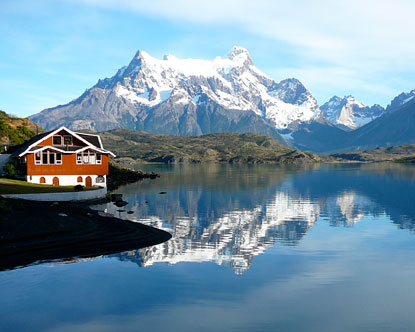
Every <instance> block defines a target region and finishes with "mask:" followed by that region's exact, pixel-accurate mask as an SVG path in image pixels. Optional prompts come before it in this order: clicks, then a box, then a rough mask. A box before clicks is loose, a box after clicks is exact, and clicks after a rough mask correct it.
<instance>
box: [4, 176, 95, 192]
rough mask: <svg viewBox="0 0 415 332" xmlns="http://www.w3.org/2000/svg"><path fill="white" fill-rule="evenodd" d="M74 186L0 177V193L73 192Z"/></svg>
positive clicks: (85, 188)
mask: <svg viewBox="0 0 415 332" xmlns="http://www.w3.org/2000/svg"><path fill="white" fill-rule="evenodd" d="M95 189H97V188H87V187H84V190H95ZM73 191H75V190H74V186H52V185H49V184H37V183H29V182H26V181H20V180H12V179H5V178H0V195H1V194H35V193H60V192H73Z"/></svg>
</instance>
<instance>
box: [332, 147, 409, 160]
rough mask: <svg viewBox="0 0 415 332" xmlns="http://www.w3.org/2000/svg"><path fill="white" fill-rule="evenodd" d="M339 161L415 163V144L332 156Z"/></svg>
mask: <svg viewBox="0 0 415 332" xmlns="http://www.w3.org/2000/svg"><path fill="white" fill-rule="evenodd" d="M332 157H333V158H335V159H338V160H348V161H358V162H382V161H383V162H386V161H389V162H412V163H413V162H415V144H406V145H399V146H392V147H388V148H377V149H373V150H367V151H362V152H344V153H336V154H333V155H332Z"/></svg>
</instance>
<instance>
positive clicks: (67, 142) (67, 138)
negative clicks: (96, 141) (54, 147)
mask: <svg viewBox="0 0 415 332" xmlns="http://www.w3.org/2000/svg"><path fill="white" fill-rule="evenodd" d="M63 144H64V145H72V136H70V135H65V136H63Z"/></svg>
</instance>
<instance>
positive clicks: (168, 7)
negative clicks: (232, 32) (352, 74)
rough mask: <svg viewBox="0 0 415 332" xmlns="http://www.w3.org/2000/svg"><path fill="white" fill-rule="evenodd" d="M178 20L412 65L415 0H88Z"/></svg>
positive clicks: (344, 59) (324, 54) (326, 53)
mask: <svg viewBox="0 0 415 332" xmlns="http://www.w3.org/2000/svg"><path fill="white" fill-rule="evenodd" d="M81 2H85V3H87V4H89V5H94V6H104V7H110V8H117V9H120V8H121V9H126V10H133V11H136V12H138V13H140V14H145V15H151V16H157V17H161V18H165V19H170V20H174V21H177V22H182V23H184V22H189V23H197V24H206V25H214V24H223V25H229V26H232V25H239V26H240V27H242V28H243V29H245V30H246V31H247V32H250V33H252V34H256V35H258V36H261V37H265V38H269V39H274V40H278V41H285V42H287V43H288V44H291V45H293V46H295V47H298V48H299V50H298V51H299V52H307V56H313V57H315V58H318V59H322V60H324V61H328V62H331V63H336V64H343V65H344V66H347V65H353V64H354V63H355V62H359V63H361V64H362V63H363V64H366V65H368V64H371V63H372V62H373V61H375V62H377V63H378V62H379V61H381V62H386V64H391V63H390V62H391V61H394V62H395V63H396V62H397V61H396V60H397V57H399V59H398V62H399V61H400V62H401V63H405V64H411V66H412V67H413V65H412V62H413V61H412V56H413V54H414V52H415V44H414V43H412V42H411V41H412V40H413V39H414V37H415V20H413V17H412V13H413V12H415V2H413V1H408V0H396V1H393V2H391V1H373V0H366V1H358V0H349V1H341V2H340V1H327V0H315V1H304V0H293V1H289V2H288V1H268V0H258V1H235V0H230V1H223V0H220V1H218V0H212V1H192V0H190V1H189V0H177V1H168V0H159V1H133V0H117V1H115V0H84V1H81Z"/></svg>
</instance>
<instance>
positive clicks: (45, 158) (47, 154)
mask: <svg viewBox="0 0 415 332" xmlns="http://www.w3.org/2000/svg"><path fill="white" fill-rule="evenodd" d="M35 165H62V153H56V152H55V151H49V150H46V151H42V152H36V153H35Z"/></svg>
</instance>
